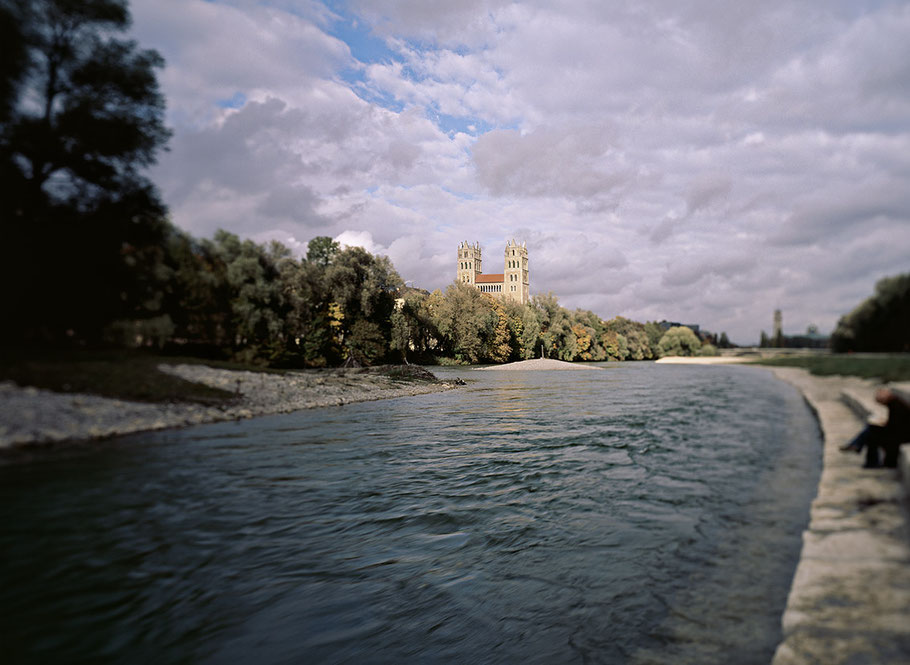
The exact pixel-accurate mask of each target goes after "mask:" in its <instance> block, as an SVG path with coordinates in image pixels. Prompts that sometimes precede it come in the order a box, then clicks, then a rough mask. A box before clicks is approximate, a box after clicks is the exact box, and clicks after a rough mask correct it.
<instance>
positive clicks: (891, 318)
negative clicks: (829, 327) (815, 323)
mask: <svg viewBox="0 0 910 665" xmlns="http://www.w3.org/2000/svg"><path fill="white" fill-rule="evenodd" d="M908 331H910V273H905V274H902V275H895V276H893V277H885V278H884V279H881V280H879V281H878V282H877V283H876V284H875V292H874V293H873V294H872V295H871V296H870V297H869V298H866V299H865V300H864V301H863V302H861V303H860V304H859V305H857V306H856V307H855V308H854V309H853V310H852V311H851V312H850V313H848V314H845V315H844V316H842V317H841V318H840V320H839V321H838V323H837V327H836V328H835V330H834V333H833V334H832V335H831V346H832V348H833V349H834V350H835V351H839V352H844V351H878V352H886V351H910V333H908Z"/></svg>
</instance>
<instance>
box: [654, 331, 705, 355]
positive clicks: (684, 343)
mask: <svg viewBox="0 0 910 665" xmlns="http://www.w3.org/2000/svg"><path fill="white" fill-rule="evenodd" d="M700 348H701V341H699V339H698V336H697V335H696V334H695V333H694V332H692V329H691V328H687V327H686V326H673V327H672V328H670V329H669V330H668V331H667V332H665V333H664V336H663V337H661V338H660V351H661V354H662V355H664V356H694V355H696V354H698V351H699V349H700Z"/></svg>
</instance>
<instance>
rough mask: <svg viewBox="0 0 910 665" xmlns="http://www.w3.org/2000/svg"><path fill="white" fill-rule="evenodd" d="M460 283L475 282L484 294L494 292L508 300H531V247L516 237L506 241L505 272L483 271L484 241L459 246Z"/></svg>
mask: <svg viewBox="0 0 910 665" xmlns="http://www.w3.org/2000/svg"><path fill="white" fill-rule="evenodd" d="M457 279H458V281H459V282H462V283H463V284H471V285H472V286H474V287H475V288H477V289H479V290H481V291H483V292H484V293H493V294H496V295H498V296H500V297H501V298H503V299H504V300H513V301H515V302H517V303H519V304H521V305H525V304H527V302H528V300H529V299H530V290H531V282H530V277H529V275H528V248H527V247H526V246H525V243H521V244H520V245H519V244H518V243H517V242H515V241H514V240H510V241H509V242H508V243H506V254H505V268H504V269H503V272H501V273H495V274H494V273H491V274H489V275H484V274H483V268H482V266H481V257H480V243H476V242H475V243H474V244H473V245H471V244H469V243H468V242H463V243H461V244H460V245H458V277H457Z"/></svg>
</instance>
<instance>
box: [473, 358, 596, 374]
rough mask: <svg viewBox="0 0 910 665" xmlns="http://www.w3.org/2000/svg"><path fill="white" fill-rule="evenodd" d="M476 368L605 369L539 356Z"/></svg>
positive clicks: (525, 369) (532, 369)
mask: <svg viewBox="0 0 910 665" xmlns="http://www.w3.org/2000/svg"><path fill="white" fill-rule="evenodd" d="M475 369H478V370H484V371H496V372H499V371H512V372H516V371H518V372H533V371H540V370H554V369H555V370H560V371H566V370H568V371H571V370H585V369H603V367H593V366H591V365H579V364H578V363H567V362H565V361H564V360H553V359H552V358H537V359H534V360H520V361H518V362H515V363H506V364H505V365H491V366H490V367H476V368H475Z"/></svg>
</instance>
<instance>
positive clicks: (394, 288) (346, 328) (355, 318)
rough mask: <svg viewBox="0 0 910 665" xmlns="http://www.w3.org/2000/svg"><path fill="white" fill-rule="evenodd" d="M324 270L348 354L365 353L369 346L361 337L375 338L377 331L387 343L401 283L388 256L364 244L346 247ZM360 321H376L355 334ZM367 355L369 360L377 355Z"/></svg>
mask: <svg viewBox="0 0 910 665" xmlns="http://www.w3.org/2000/svg"><path fill="white" fill-rule="evenodd" d="M325 274H326V284H327V287H328V293H329V297H330V298H331V302H332V304H334V306H335V307H336V308H337V310H338V315H337V316H336V317H335V320H336V321H337V322H338V328H339V337H340V340H341V343H342V345H343V346H344V347H345V348H346V350H347V355H348V356H353V355H355V352H357V353H361V355H363V353H362V352H363V351H364V349H365V348H366V347H363V345H362V344H361V343H360V341H361V340H364V339H368V340H370V342H372V341H374V340H375V339H376V337H377V335H378V336H379V337H380V338H381V339H382V340H383V346H384V347H387V346H388V340H389V337H390V335H391V326H392V322H391V316H392V312H393V311H394V309H395V297H396V295H397V294H398V292H399V291H400V290H401V287H402V281H401V277H399V276H398V273H397V272H396V271H395V268H394V266H393V265H392V262H391V261H389V259H388V257H385V256H373V255H372V254H370V253H369V252H367V251H366V250H365V249H363V248H362V247H347V248H345V249H344V250H341V251H339V252H337V254H335V255H334V257H333V258H332V260H331V263H330V264H329V265H328V267H327V268H326V269H325ZM359 321H368V322H370V323H372V324H375V328H374V327H364V326H360V327H359V328H357V330H358V333H357V334H356V335H355V336H354V337H352V336H351V333H352V332H354V326H355V325H356V324H357V323H358V322H359ZM366 356H369V357H366ZM366 356H365V359H366V361H367V362H369V361H370V360H371V359H372V358H373V357H375V356H372V355H370V354H366ZM356 359H357V360H360V358H356Z"/></svg>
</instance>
